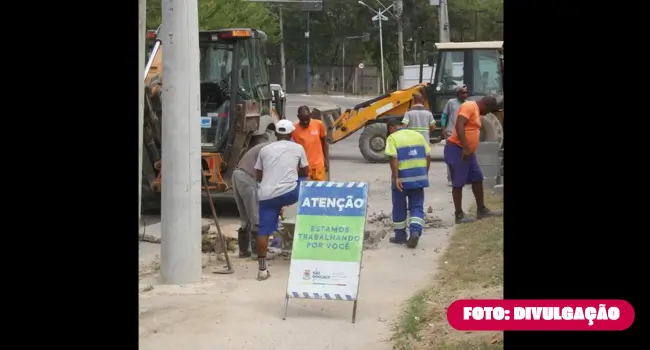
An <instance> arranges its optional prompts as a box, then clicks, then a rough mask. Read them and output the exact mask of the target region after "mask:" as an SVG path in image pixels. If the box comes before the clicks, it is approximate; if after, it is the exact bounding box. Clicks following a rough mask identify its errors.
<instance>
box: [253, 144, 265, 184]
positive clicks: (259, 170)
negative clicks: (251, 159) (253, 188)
mask: <svg viewBox="0 0 650 350" xmlns="http://www.w3.org/2000/svg"><path fill="white" fill-rule="evenodd" d="M263 165H264V164H263V162H262V150H260V153H259V154H258V155H257V160H256V161H255V166H254V168H255V180H256V181H257V182H261V181H262V176H263V175H264V172H263V171H262V169H263V168H264V167H263Z"/></svg>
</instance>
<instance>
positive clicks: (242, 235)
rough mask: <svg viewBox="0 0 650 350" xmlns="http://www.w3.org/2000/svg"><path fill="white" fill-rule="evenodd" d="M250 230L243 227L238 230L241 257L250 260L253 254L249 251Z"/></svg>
mask: <svg viewBox="0 0 650 350" xmlns="http://www.w3.org/2000/svg"><path fill="white" fill-rule="evenodd" d="M248 235H249V234H248V230H246V229H245V228H243V227H240V228H239V229H238V230H237V245H238V246H239V257H240V258H248V257H249V256H251V252H250V251H249V250H248V246H249V242H248V241H249V238H248Z"/></svg>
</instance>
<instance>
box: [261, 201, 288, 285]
mask: <svg viewBox="0 0 650 350" xmlns="http://www.w3.org/2000/svg"><path fill="white" fill-rule="evenodd" d="M280 208H282V207H281V206H280V205H279V204H278V203H277V199H276V198H271V199H267V200H262V201H260V204H259V220H260V221H259V225H260V226H259V231H258V236H257V240H256V248H257V261H258V264H259V271H258V272H257V279H258V280H259V281H263V280H265V279H267V278H269V277H270V276H271V274H270V273H269V271H268V270H267V268H266V252H267V250H268V247H269V236H270V235H272V234H273V232H275V231H276V230H277V229H278V215H280Z"/></svg>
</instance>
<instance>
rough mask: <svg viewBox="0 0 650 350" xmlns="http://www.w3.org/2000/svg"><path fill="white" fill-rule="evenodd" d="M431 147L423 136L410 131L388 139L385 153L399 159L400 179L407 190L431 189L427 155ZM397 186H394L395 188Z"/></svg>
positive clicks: (395, 134) (399, 131)
mask: <svg viewBox="0 0 650 350" xmlns="http://www.w3.org/2000/svg"><path fill="white" fill-rule="evenodd" d="M429 152H431V146H429V142H427V141H426V140H425V139H424V137H423V136H422V134H420V133H419V132H417V131H414V130H409V129H400V130H397V131H395V132H394V133H392V134H390V135H389V136H388V138H386V150H385V153H386V155H388V156H391V157H395V158H397V161H398V164H399V166H398V178H399V180H400V181H401V182H402V188H403V189H405V190H409V189H417V188H425V187H429V177H428V176H427V155H429ZM394 186H395V184H393V188H394Z"/></svg>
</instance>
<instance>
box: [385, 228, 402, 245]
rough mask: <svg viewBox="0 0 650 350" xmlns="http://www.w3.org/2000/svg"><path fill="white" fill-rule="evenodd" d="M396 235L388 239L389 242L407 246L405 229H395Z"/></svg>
mask: <svg viewBox="0 0 650 350" xmlns="http://www.w3.org/2000/svg"><path fill="white" fill-rule="evenodd" d="M393 232H394V233H395V235H394V236H393V237H391V238H389V239H388V242H390V243H395V244H405V243H406V230H405V229H395V230H393Z"/></svg>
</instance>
